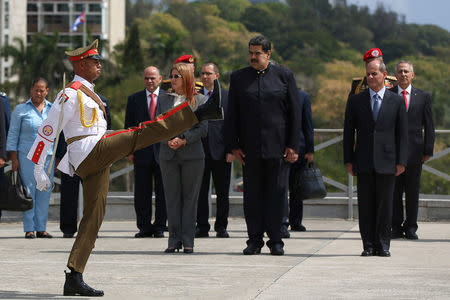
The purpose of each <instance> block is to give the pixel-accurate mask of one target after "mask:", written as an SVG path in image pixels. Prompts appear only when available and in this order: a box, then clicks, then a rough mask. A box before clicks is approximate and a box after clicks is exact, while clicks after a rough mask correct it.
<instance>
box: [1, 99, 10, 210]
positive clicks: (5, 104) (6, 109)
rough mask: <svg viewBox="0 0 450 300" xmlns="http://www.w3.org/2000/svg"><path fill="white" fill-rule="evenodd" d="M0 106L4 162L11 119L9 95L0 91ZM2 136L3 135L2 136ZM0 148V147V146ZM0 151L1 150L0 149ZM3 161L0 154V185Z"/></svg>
mask: <svg viewBox="0 0 450 300" xmlns="http://www.w3.org/2000/svg"><path fill="white" fill-rule="evenodd" d="M0 106H1V107H2V113H1V115H0V120H1V119H3V120H4V130H5V136H4V140H3V139H0V142H1V143H5V145H4V146H5V147H3V151H5V157H4V161H5V162H6V160H7V157H6V137H7V136H8V130H9V120H10V119H11V106H10V105H9V97H8V95H6V94H5V93H3V92H0ZM2 138H3V136H2ZM0 148H1V147H0ZM0 152H1V151H0ZM3 167H4V163H3V165H2V163H1V155H0V186H1V184H2V183H3V173H4V170H3ZM1 217H2V210H1V209H0V218H1Z"/></svg>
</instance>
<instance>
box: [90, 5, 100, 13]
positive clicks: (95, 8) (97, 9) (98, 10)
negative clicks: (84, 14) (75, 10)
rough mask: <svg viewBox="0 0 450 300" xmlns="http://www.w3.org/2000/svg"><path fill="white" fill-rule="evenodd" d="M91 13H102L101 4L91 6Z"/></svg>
mask: <svg viewBox="0 0 450 300" xmlns="http://www.w3.org/2000/svg"><path fill="white" fill-rule="evenodd" d="M89 11H90V12H101V11H102V7H101V6H100V4H89Z"/></svg>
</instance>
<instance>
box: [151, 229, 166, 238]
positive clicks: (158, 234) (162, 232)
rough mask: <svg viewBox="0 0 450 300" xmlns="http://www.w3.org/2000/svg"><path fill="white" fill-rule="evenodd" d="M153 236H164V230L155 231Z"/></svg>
mask: <svg viewBox="0 0 450 300" xmlns="http://www.w3.org/2000/svg"><path fill="white" fill-rule="evenodd" d="M153 237H155V238H163V237H164V231H159V230H158V231H155V233H154V234H153Z"/></svg>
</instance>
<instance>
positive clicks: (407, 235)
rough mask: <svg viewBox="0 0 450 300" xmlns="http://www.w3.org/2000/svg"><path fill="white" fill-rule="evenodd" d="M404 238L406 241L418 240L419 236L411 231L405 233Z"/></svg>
mask: <svg viewBox="0 0 450 300" xmlns="http://www.w3.org/2000/svg"><path fill="white" fill-rule="evenodd" d="M405 238H406V239H408V240H418V239H419V236H418V235H417V233H415V232H413V231H406V232H405Z"/></svg>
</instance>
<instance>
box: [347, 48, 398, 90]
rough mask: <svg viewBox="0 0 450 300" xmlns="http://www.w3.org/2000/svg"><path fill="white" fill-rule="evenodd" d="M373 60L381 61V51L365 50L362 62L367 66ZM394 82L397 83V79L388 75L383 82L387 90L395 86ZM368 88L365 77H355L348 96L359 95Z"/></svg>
mask: <svg viewBox="0 0 450 300" xmlns="http://www.w3.org/2000/svg"><path fill="white" fill-rule="evenodd" d="M375 58H379V59H383V53H382V52H381V50H380V49H379V48H372V49H369V50H367V52H366V53H365V54H364V56H363V61H364V62H365V63H366V64H367V63H369V62H370V61H371V60H373V59H375ZM396 82H397V78H395V76H389V75H388V76H386V78H385V80H384V86H385V87H386V88H387V89H390V88H393V87H394V86H395V84H396ZM368 88H369V86H368V85H367V78H366V76H364V77H355V78H353V79H352V87H351V90H350V94H349V95H348V96H351V95H356V94H359V93H361V92H363V91H365V90H367V89H368Z"/></svg>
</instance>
